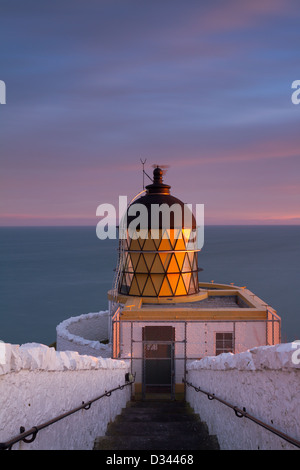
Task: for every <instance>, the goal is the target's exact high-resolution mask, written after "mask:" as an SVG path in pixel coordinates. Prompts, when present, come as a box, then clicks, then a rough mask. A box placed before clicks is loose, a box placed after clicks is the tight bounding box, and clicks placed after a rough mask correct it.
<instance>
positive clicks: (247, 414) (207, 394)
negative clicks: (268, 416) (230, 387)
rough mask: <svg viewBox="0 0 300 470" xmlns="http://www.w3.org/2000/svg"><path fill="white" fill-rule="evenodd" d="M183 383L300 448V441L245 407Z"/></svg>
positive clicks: (237, 415) (238, 416) (184, 381)
mask: <svg viewBox="0 0 300 470" xmlns="http://www.w3.org/2000/svg"><path fill="white" fill-rule="evenodd" d="M182 382H183V383H185V384H186V385H187V386H188V387H192V388H193V389H194V390H195V391H196V392H201V393H204V394H205V395H206V396H207V398H208V399H209V400H217V401H219V402H220V403H223V405H226V406H228V407H229V408H231V409H233V411H234V412H235V415H236V417H237V418H243V417H244V418H248V419H249V420H250V421H253V422H254V423H256V424H258V425H259V426H261V427H263V428H265V429H267V430H268V431H270V432H272V433H273V434H276V435H277V436H279V437H281V438H282V439H284V440H285V441H287V442H289V443H290V444H293V445H294V446H296V447H299V448H300V441H298V440H297V439H294V438H292V437H290V436H288V435H287V434H285V433H283V432H281V431H279V430H278V429H275V428H274V427H273V426H270V425H269V424H266V423H264V422H263V421H260V420H259V419H257V418H255V417H254V416H252V415H250V414H249V413H247V412H246V408H244V407H243V409H240V408H238V407H237V406H234V405H232V404H230V403H228V402H227V401H225V400H223V399H222V398H220V397H217V396H216V395H215V394H214V393H209V392H206V391H205V390H201V388H200V387H196V386H195V385H193V384H192V383H190V382H188V381H187V380H185V379H182Z"/></svg>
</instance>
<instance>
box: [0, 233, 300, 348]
mask: <svg viewBox="0 0 300 470" xmlns="http://www.w3.org/2000/svg"><path fill="white" fill-rule="evenodd" d="M299 240H300V226H299V225H206V226H205V229H204V246H203V248H202V250H201V252H200V253H199V267H201V268H202V269H203V271H202V272H200V273H199V281H200V282H201V281H203V282H210V281H212V280H214V282H215V283H224V284H230V283H234V284H235V285H239V286H246V287H247V288H248V289H249V290H250V291H252V292H253V293H254V294H256V295H257V296H258V297H260V298H261V299H262V300H264V301H265V302H266V303H267V304H269V305H270V306H271V307H273V308H274V309H275V310H276V311H277V313H278V315H279V316H280V317H281V319H282V342H290V341H293V340H296V339H299V338H300V316H299V313H298V310H299V307H298V292H299V279H300V276H299V274H300V273H299V271H300V243H299ZM0 260H1V265H0V314H1V323H0V340H2V341H4V342H7V343H13V344H23V343H27V342H37V343H42V344H48V345H49V344H51V343H53V342H55V341H56V326H57V325H58V324H59V323H60V322H61V321H63V320H65V319H67V318H69V317H75V316H78V315H82V314H85V313H90V312H97V311H100V310H106V309H107V308H108V301H107V291H108V290H109V289H110V288H111V287H112V282H113V276H114V268H115V266H116V262H117V240H99V239H98V238H97V235H96V227H95V226H92V225H82V226H71V225H70V226H46V225H45V226H30V227H29V226H28V227H24V226H11V227H8V226H7V227H0Z"/></svg>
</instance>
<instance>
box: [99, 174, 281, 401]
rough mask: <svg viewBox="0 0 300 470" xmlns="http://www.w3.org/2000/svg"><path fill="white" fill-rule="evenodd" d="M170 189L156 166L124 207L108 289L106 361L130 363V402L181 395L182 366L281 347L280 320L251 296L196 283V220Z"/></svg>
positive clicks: (236, 289) (233, 288) (243, 290)
mask: <svg viewBox="0 0 300 470" xmlns="http://www.w3.org/2000/svg"><path fill="white" fill-rule="evenodd" d="M170 188H171V187H170V186H169V185H167V184H165V183H164V181H163V171H162V169H161V168H159V167H156V168H155V169H154V171H153V179H152V183H151V184H149V185H148V186H146V188H145V190H143V191H142V194H141V195H140V196H137V197H136V198H135V199H134V200H133V201H132V203H131V204H129V207H128V208H127V211H126V213H125V215H124V217H123V219H122V220H121V221H120V236H119V257H118V265H117V268H116V276H115V280H114V285H113V288H112V289H111V290H110V291H109V292H108V300H109V312H110V325H109V327H110V338H109V340H110V343H111V344H112V357H113V358H115V359H126V360H130V364H131V372H132V373H133V374H135V377H136V378H135V385H134V390H133V394H134V396H135V399H139V398H142V399H147V398H148V397H152V396H153V395H155V396H156V397H157V395H158V394H159V395H160V396H161V395H164V396H168V397H169V398H171V399H180V398H183V397H184V396H185V385H184V383H185V379H186V370H187V367H186V366H187V362H188V361H193V360H196V359H201V358H203V357H205V356H217V355H219V354H222V353H228V352H231V353H239V352H242V351H246V350H248V349H250V348H253V347H257V346H262V345H266V344H267V345H271V344H277V343H278V342H280V318H279V317H278V316H277V314H276V312H275V311H274V310H273V309H272V308H271V307H269V306H268V305H267V304H266V303H265V302H263V301H262V300H261V299H259V298H258V297H257V296H255V295H254V294H253V293H252V292H250V291H249V290H248V289H246V288H245V287H238V286H236V285H234V283H231V284H230V285H228V284H217V283H215V282H213V281H211V282H204V281H202V280H201V281H200V280H199V278H198V273H199V271H201V269H199V267H198V252H199V251H200V250H199V249H198V244H197V237H196V235H197V227H196V220H195V217H194V215H193V212H192V211H191V209H190V207H189V206H188V205H186V204H184V203H183V202H182V201H181V200H179V199H178V198H176V197H175V196H173V195H172V194H171V192H170ZM182 379H184V380H182Z"/></svg>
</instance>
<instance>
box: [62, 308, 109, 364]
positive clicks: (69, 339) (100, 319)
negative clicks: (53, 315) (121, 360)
mask: <svg viewBox="0 0 300 470" xmlns="http://www.w3.org/2000/svg"><path fill="white" fill-rule="evenodd" d="M108 321H109V312H108V310H105V311H101V312H95V313H87V314H84V315H79V316H77V317H71V318H68V319H67V320H64V321H63V322H61V323H60V324H59V325H58V326H57V327H56V349H57V350H58V351H77V352H78V353H79V354H86V355H91V356H101V357H111V356H112V346H111V344H103V343H101V341H105V340H107V339H108V335H109V332H108Z"/></svg>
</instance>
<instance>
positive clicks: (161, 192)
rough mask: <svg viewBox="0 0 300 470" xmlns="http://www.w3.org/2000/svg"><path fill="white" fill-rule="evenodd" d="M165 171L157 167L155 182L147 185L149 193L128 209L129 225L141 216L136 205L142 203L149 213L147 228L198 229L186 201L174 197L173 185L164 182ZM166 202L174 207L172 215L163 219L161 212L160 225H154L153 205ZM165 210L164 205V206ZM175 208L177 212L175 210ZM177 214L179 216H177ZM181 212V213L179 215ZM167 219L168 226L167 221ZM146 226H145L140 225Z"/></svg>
mask: <svg viewBox="0 0 300 470" xmlns="http://www.w3.org/2000/svg"><path fill="white" fill-rule="evenodd" d="M162 176H163V172H162V170H161V169H160V168H159V167H157V168H155V170H154V171H153V183H152V184H150V185H148V186H146V190H147V193H146V195H144V196H141V197H140V198H138V199H136V200H135V201H134V202H133V203H132V204H131V205H130V206H129V207H128V209H127V226H128V225H129V224H130V222H131V221H132V220H134V219H136V218H137V217H139V214H140V211H139V210H138V207H134V206H136V205H137V204H142V205H143V206H145V207H146V209H147V213H148V226H147V228H149V229H150V228H155V229H158V228H160V229H161V228H171V229H173V228H192V229H196V219H195V217H194V215H193V213H192V211H191V210H190V209H189V208H188V207H187V206H186V205H185V203H184V202H182V201H181V200H180V199H178V198H177V197H174V196H172V195H171V194H170V188H171V186H169V185H167V184H164V183H163V179H162ZM163 204H165V205H166V206H168V208H171V207H172V206H174V205H175V206H174V207H173V210H170V211H169V212H170V217H169V218H168V220H165V221H164V220H163V217H162V214H161V213H160V214H159V222H158V223H159V225H158V226H157V224H155V226H153V218H152V217H151V214H152V211H154V208H153V205H158V206H160V207H161V205H163ZM132 209H133V213H134V212H135V210H136V211H137V213H136V214H135V215H132V212H131V215H129V214H128V211H132ZM162 210H163V207H162ZM174 210H175V212H174ZM176 214H177V216H176ZM179 214H181V215H180V216H179ZM185 214H186V215H185ZM187 214H188V215H187ZM166 221H167V226H166V223H165V222H166ZM140 228H144V227H140Z"/></svg>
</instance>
